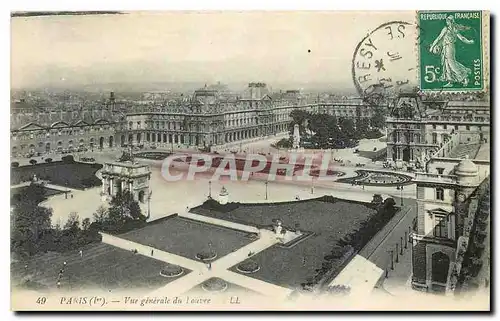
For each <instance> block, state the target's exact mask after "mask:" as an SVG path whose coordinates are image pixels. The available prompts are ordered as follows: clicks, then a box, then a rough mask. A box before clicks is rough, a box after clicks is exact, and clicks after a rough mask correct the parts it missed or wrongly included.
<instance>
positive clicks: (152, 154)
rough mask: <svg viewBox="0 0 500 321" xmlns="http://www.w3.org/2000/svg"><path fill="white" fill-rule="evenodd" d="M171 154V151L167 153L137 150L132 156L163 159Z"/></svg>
mask: <svg viewBox="0 0 500 321" xmlns="http://www.w3.org/2000/svg"><path fill="white" fill-rule="evenodd" d="M170 155H172V153H167V152H139V153H135V154H134V157H137V158H145V159H152V160H164V159H165V158H167V157H168V156H170Z"/></svg>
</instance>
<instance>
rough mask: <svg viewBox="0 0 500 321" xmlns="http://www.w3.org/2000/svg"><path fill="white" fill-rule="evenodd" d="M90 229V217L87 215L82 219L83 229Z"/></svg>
mask: <svg viewBox="0 0 500 321" xmlns="http://www.w3.org/2000/svg"><path fill="white" fill-rule="evenodd" d="M89 229H90V218H88V217H86V218H84V219H83V221H82V231H88V230H89Z"/></svg>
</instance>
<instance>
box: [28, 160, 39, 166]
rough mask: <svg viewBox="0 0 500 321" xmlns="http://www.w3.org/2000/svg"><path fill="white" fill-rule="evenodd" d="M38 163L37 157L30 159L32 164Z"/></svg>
mask: <svg viewBox="0 0 500 321" xmlns="http://www.w3.org/2000/svg"><path fill="white" fill-rule="evenodd" d="M36 163H38V162H37V161H36V159H30V164H31V165H35V164H36Z"/></svg>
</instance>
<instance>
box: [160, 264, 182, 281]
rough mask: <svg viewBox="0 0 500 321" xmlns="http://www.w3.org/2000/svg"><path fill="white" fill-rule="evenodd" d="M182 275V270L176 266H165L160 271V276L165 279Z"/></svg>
mask: <svg viewBox="0 0 500 321" xmlns="http://www.w3.org/2000/svg"><path fill="white" fill-rule="evenodd" d="M182 274H184V269H183V268H182V267H180V266H178V265H173V264H167V265H166V266H165V267H164V268H163V269H162V270H161V271H160V275H161V276H163V277H166V278H174V277H177V276H180V275H182Z"/></svg>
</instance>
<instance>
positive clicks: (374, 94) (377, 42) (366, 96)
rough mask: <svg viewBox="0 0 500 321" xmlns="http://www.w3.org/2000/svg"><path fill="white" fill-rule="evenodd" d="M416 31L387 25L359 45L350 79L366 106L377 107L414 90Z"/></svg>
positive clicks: (404, 24)
mask: <svg viewBox="0 0 500 321" xmlns="http://www.w3.org/2000/svg"><path fill="white" fill-rule="evenodd" d="M417 29H418V27H417V26H416V25H415V24H412V23H409V22H406V21H390V22H387V23H384V24H382V25H380V26H379V27H377V28H376V29H374V30H373V31H371V32H370V33H368V35H367V36H366V37H365V38H363V39H362V40H361V41H360V42H359V43H358V45H357V46H356V49H355V51H354V55H353V58H352V79H353V82H354V86H355V87H356V90H357V91H358V93H359V95H361V97H362V98H363V100H364V101H365V102H367V103H368V104H370V105H379V104H381V103H383V102H387V101H388V100H389V99H390V98H391V97H394V96H395V95H396V94H397V93H399V92H401V91H411V90H416V86H417V85H418V82H417V74H418V66H417V58H416V57H417V56H416V53H415V46H416V40H417V35H418V34H419V32H418V31H417Z"/></svg>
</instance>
